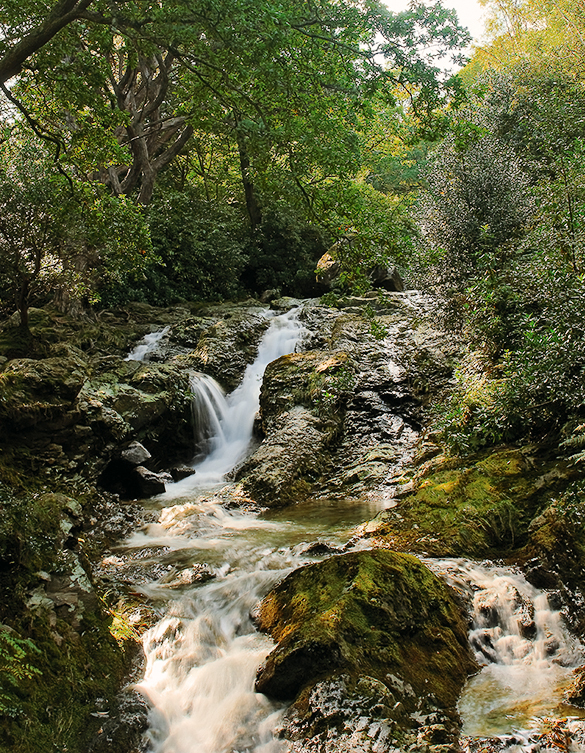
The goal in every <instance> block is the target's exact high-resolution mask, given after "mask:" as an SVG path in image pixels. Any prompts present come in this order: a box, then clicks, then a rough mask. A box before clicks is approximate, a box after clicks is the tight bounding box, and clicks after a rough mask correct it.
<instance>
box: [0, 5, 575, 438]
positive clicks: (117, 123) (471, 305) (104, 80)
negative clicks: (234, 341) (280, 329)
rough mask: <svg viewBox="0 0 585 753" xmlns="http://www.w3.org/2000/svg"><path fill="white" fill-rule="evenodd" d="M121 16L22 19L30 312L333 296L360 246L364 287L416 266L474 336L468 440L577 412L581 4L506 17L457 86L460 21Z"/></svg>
mask: <svg viewBox="0 0 585 753" xmlns="http://www.w3.org/2000/svg"><path fill="white" fill-rule="evenodd" d="M118 5H119V4H116V3H113V4H112V3H110V4H108V3H104V4H103V5H102V4H100V3H96V2H91V3H88V2H77V3H75V2H62V3H57V4H56V5H55V6H54V7H50V5H47V6H44V5H43V4H38V3H33V4H32V5H31V7H30V9H27V10H28V11H29V13H28V15H27V16H26V18H24V20H23V13H22V6H21V4H20V3H17V4H12V3H9V4H8V5H7V8H6V18H5V19H4V20H3V40H2V42H1V43H0V45H1V47H0V50H1V54H2V59H1V61H0V72H1V74H2V79H3V81H4V83H3V84H2V90H3V111H2V119H3V122H2V128H3V132H2V133H3V135H2V143H1V145H0V147H1V160H2V166H1V170H2V173H1V184H0V190H1V195H2V217H1V219H0V222H1V223H2V224H1V227H0V252H1V254H2V279H1V288H0V305H1V310H2V313H3V315H4V316H6V317H8V316H10V315H12V314H13V313H14V311H15V310H16V311H18V312H19V315H20V321H21V326H22V328H23V330H26V327H27V310H28V308H29V306H31V305H41V304H43V303H45V302H47V301H51V300H52V301H54V302H56V303H57V304H58V305H59V306H60V307H61V308H62V309H63V310H68V309H69V310H71V309H75V308H76V307H77V308H78V309H79V310H84V309H85V310H87V309H88V308H90V307H97V308H99V307H108V306H115V305H121V304H124V303H125V302H127V301H145V302H148V303H151V304H155V305H162V306H164V305H170V304H173V303H177V302H180V301H182V300H222V299H230V298H231V299H236V298H238V297H241V296H245V295H248V294H252V295H258V294H261V293H262V292H263V291H265V290H277V291H278V292H279V293H280V294H284V295H292V296H297V297H307V296H314V295H317V294H319V293H320V292H322V291H320V290H319V288H318V286H317V285H316V283H315V274H314V270H315V266H316V262H317V260H318V259H319V258H320V257H321V255H322V254H323V253H324V252H325V251H327V249H329V248H330V247H331V246H332V245H333V244H335V248H336V252H337V256H338V257H339V259H338V261H339V262H340V263H341V264H342V274H341V276H340V277H339V279H338V290H337V292H338V293H340V294H343V293H344V292H346V293H347V292H350V291H354V292H355V291H359V290H363V289H367V287H368V285H369V279H368V271H369V270H371V269H372V267H373V266H375V265H376V264H377V263H384V264H397V265H398V266H399V267H400V269H401V270H402V271H403V274H404V275H405V276H406V278H407V279H408V280H409V283H410V285H411V287H412V286H422V287H423V288H424V289H426V290H428V291H431V292H432V293H433V294H435V295H437V296H439V297H440V299H441V300H442V302H443V311H444V314H445V318H446V321H447V322H448V324H449V325H450V326H452V327H454V328H455V329H456V330H458V331H460V332H463V333H464V335H465V338H466V341H467V342H468V345H469V352H468V355H467V357H466V359H465V361H464V362H463V363H462V364H461V366H460V371H459V393H458V399H457V401H456V402H454V403H453V405H452V406H450V408H449V409H448V410H446V412H445V414H444V415H443V417H442V421H443V425H444V426H445V427H447V426H448V427H449V431H448V433H449V436H450V441H451V442H453V443H454V444H456V445H457V446H459V447H460V448H462V449H466V448H467V449H468V448H470V447H474V446H479V445H482V444H488V443H494V442H497V441H500V440H503V439H512V438H515V437H518V436H521V435H523V434H527V433H530V432H536V433H538V432H541V433H542V432H546V431H548V430H549V429H551V428H553V427H554V430H558V429H560V428H561V427H562V426H564V425H565V426H566V422H567V421H568V420H569V419H570V418H571V419H572V418H576V420H577V417H578V413H579V409H580V407H581V406H582V404H583V395H582V388H583V380H582V378H581V376H582V368H583V358H584V344H583V330H582V325H581V311H580V303H581V300H582V299H581V296H582V274H583V228H582V214H583V204H582V202H583V187H582V174H581V173H582V169H581V164H582V151H581V150H582V127H583V122H582V104H583V94H582V86H583V84H582V74H581V71H582V59H583V54H585V53H584V50H583V49H582V47H583V42H582V36H583V18H582V14H581V11H580V10H579V9H578V8H576V7H573V4H571V3H566V4H559V3H544V4H535V3H530V2H523V3H517V2H515V3H512V2H510V3H505V2H498V3H494V4H490V3H486V9H487V12H488V18H489V25H488V26H489V34H488V36H489V40H490V41H489V42H487V43H486V44H484V45H483V46H482V47H477V48H475V50H474V53H473V56H472V58H471V60H470V61H469V62H468V63H467V65H466V66H465V67H464V68H463V69H462V70H461V72H460V73H459V74H458V75H457V76H450V74H449V73H445V71H449V70H452V69H453V67H454V65H453V60H455V61H457V52H458V51H459V50H460V48H461V46H462V45H464V43H465V42H467V41H468V38H467V37H466V33H465V31H464V30H461V29H460V28H459V27H458V26H457V23H456V18H455V16H454V14H453V13H452V12H451V11H445V10H444V9H442V8H441V7H440V5H439V4H437V5H433V6H428V7H425V6H419V5H413V6H412V8H411V9H410V10H408V11H405V12H403V13H398V14H395V13H392V12H391V11H390V10H388V9H387V8H386V7H385V6H383V5H381V4H377V3H369V4H367V6H361V5H359V4H357V3H341V4H331V3H327V2H325V3H323V4H315V5H313V4H304V3H295V2H292V3H289V4H284V5H278V6H274V5H273V4H272V3H271V2H267V3H263V4H258V3H254V6H253V10H252V6H250V5H247V4H246V3H243V4H241V5H239V4H237V3H236V4H234V3H233V2H230V3H229V5H226V6H225V7H224V6H222V5H221V4H216V3H213V4H209V5H197V7H195V6H193V5H192V4H190V3H188V2H178V3H176V4H173V5H172V6H169V7H167V6H166V5H164V6H162V7H159V6H158V5H156V4H155V5H152V6H149V5H147V4H144V3H137V4H133V3H124V4H123V7H118ZM455 67H456V66H455ZM15 74H17V75H15ZM7 82H8V83H7ZM332 300H333V301H334V298H332ZM518 406H522V411H521V413H519V410H518ZM577 424H578V420H577ZM575 431H576V434H574V433H573V432H572V431H569V435H570V437H571V439H570V441H574V442H575V443H576V444H578V442H579V436H580V431H581V430H580V429H578V428H576V429H575ZM565 439H566V440H569V436H567V437H566V438H565Z"/></svg>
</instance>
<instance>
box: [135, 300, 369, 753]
mask: <svg viewBox="0 0 585 753" xmlns="http://www.w3.org/2000/svg"><path fill="white" fill-rule="evenodd" d="M302 334H303V327H302V325H301V324H300V322H299V320H298V314H297V312H294V311H293V312H290V313H288V314H284V315H281V316H278V317H275V318H274V319H273V320H272V322H271V326H270V328H269V329H268V331H267V333H266V334H265V336H264V338H263V340H262V342H261V344H260V347H259V351H258V357H257V359H256V361H255V362H254V363H253V364H252V365H250V366H249V367H248V368H247V370H246V373H245V375H244V378H243V381H242V383H241V385H240V386H239V387H238V388H237V389H236V390H235V391H234V392H233V393H232V394H231V395H230V396H228V397H227V398H224V396H223V394H222V392H221V389H220V388H219V387H218V386H217V384H216V383H215V382H214V381H213V380H211V378H210V377H206V376H203V375H195V376H194V378H193V382H192V391H193V393H194V411H195V412H196V415H197V419H198V424H199V426H200V427H201V435H200V436H199V437H198V440H199V443H200V446H201V445H203V448H202V449H204V451H206V453H207V454H206V456H205V457H204V458H203V459H202V460H200V461H199V462H196V463H195V465H194V468H195V471H196V472H195V475H194V476H192V477H190V478H189V479H185V480H184V481H182V482H179V483H178V484H175V485H173V486H172V487H171V488H170V490H169V491H168V492H167V493H166V494H165V495H163V496H162V497H161V498H160V500H159V501H160V504H161V505H162V506H163V507H162V509H161V512H160V517H159V520H158V522H157V523H156V524H153V525H151V526H149V527H148V528H147V530H146V531H144V532H141V533H138V534H136V535H135V536H133V537H132V538H131V539H130V540H129V541H128V542H127V546H128V548H129V550H130V551H131V552H132V551H134V552H135V556H136V558H137V560H138V559H141V560H142V561H143V562H145V561H147V560H148V557H149V556H150V557H152V556H154V557H155V558H156V559H157V561H158V562H164V563H165V565H166V567H167V568H168V574H167V575H166V576H164V577H162V578H159V579H158V580H157V581H155V582H153V583H150V584H147V585H145V586H143V587H142V590H143V592H144V593H145V595H147V596H148V597H149V598H150V599H151V600H153V601H155V602H157V601H159V602H162V603H166V610H167V616H166V617H165V618H163V619H162V620H161V621H160V622H159V623H158V624H157V625H156V626H155V627H153V628H152V629H151V630H149V631H148V632H147V633H146V635H145V637H144V651H145V655H146V660H147V665H146V672H145V677H144V680H143V681H142V682H141V683H140V685H139V688H140V689H141V690H142V691H143V692H144V693H145V694H146V695H147V697H148V698H149V699H150V701H151V704H152V708H153V710H152V714H151V729H150V732H149V738H150V743H151V749H152V751H153V752H154V753H228V752H229V753H231V752H232V751H238V752H239V753H243V752H244V751H249V752H250V753H251V752H252V751H254V752H255V753H277V751H282V750H284V749H285V748H286V745H285V743H283V742H281V741H279V740H277V739H275V738H274V735H273V730H274V729H275V727H276V726H277V723H278V717H279V714H280V713H281V708H280V707H278V706H276V705H275V704H273V703H271V702H270V701H269V700H268V699H267V698H266V697H265V696H263V695H262V694H259V693H256V692H255V691H254V680H255V676H256V671H257V668H258V666H259V665H260V663H261V662H262V660H263V659H264V658H265V656H266V655H267V654H268V653H269V651H270V650H271V648H272V643H271V641H270V639H269V638H267V637H265V636H262V635H260V634H258V633H257V631H256V630H255V629H254V626H253V623H252V619H251V617H250V614H251V611H252V610H253V608H254V606H255V605H256V604H257V603H258V601H259V600H260V599H261V598H262V596H263V595H264V594H265V593H266V592H267V591H268V590H269V589H270V587H271V586H272V585H273V584H274V583H275V582H276V581H277V580H279V579H280V578H282V577H283V576H284V575H285V574H286V573H287V572H289V571H290V569H292V568H293V567H297V566H298V565H299V564H301V563H302V562H305V561H307V557H306V556H304V555H303V553H302V550H303V542H306V541H307V533H309V534H310V537H309V539H308V540H309V541H311V540H312V539H313V538H315V537H318V535H319V533H320V532H323V533H325V532H327V533H329V532H330V531H329V527H328V524H327V523H326V522H325V523H324V522H323V521H322V520H321V519H320V522H315V524H314V526H313V530H312V531H310V532H309V531H308V530H307V526H299V525H298V524H297V523H296V521H294V520H290V519H287V516H286V515H283V516H282V517H281V518H280V519H279V518H278V515H273V516H272V519H266V518H261V517H260V516H258V515H257V514H252V513H242V512H239V511H234V510H227V509H226V507H225V503H226V502H230V501H231V496H230V495H231V494H232V491H231V487H230V486H229V485H227V486H225V485H224V486H221V482H222V479H223V476H224V475H225V474H226V473H227V472H229V471H230V470H231V469H232V468H233V467H234V466H235V465H236V464H237V463H238V462H239V461H240V460H241V459H242V458H243V457H244V456H245V454H246V452H247V450H248V447H249V445H250V441H251V438H252V429H253V423H254V416H255V414H256V411H257V410H258V401H259V394H260V386H261V382H262V375H263V373H264V370H265V368H266V366H267V365H268V363H270V361H272V360H274V359H275V358H278V357H279V356H280V355H283V354H286V353H290V352H292V351H294V349H295V346H296V343H297V342H298V340H299V338H300V337H301V336H302ZM323 504H324V503H323ZM354 522H357V520H356V521H352V523H354ZM308 528H309V529H310V528H311V526H310V525H309V526H308ZM311 534H312V535H311ZM348 537H349V534H346V535H345V537H344V536H343V533H341V538H345V540H347V538H348ZM153 552H154V554H153ZM202 566H204V569H205V571H206V572H207V573H208V574H209V575H210V576H211V579H210V580H208V581H207V582H205V583H203V584H202V583H200V582H197V578H198V574H200V573H201V567H202Z"/></svg>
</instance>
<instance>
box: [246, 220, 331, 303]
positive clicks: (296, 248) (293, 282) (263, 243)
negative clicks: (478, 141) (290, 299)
mask: <svg viewBox="0 0 585 753" xmlns="http://www.w3.org/2000/svg"><path fill="white" fill-rule="evenodd" d="M328 245H329V238H328V234H327V233H326V232H325V231H324V230H322V229H321V228H319V227H318V226H315V225H311V224H309V223H308V222H306V221H305V220H304V219H303V217H302V216H301V215H299V214H297V213H295V212H293V211H291V210H286V209H279V208H275V209H270V210H268V211H267V212H265V214H264V219H263V222H262V225H261V226H260V228H259V231H258V235H257V239H256V241H255V247H254V248H253V249H251V252H250V259H249V261H248V264H247V266H246V269H245V270H244V273H243V277H242V279H243V282H244V284H245V285H246V287H248V288H249V289H250V290H252V291H255V292H262V291H264V290H267V289H277V290H279V291H280V293H281V294H282V295H291V296H295V297H299V298H308V297H311V296H315V295H316V294H317V292H318V290H319V288H318V285H317V284H316V282H315V266H316V263H317V261H318V260H319V258H320V257H321V256H322V255H323V254H324V253H325V251H326V250H327V246H328Z"/></svg>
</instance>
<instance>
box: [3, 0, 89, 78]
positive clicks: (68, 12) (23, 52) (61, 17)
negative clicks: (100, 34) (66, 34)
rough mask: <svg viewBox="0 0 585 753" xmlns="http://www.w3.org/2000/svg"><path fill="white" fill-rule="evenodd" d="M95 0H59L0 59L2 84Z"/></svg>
mask: <svg viewBox="0 0 585 753" xmlns="http://www.w3.org/2000/svg"><path fill="white" fill-rule="evenodd" d="M92 2H93V0H57V3H56V4H55V5H54V6H53V9H52V10H51V11H50V13H49V15H48V16H47V17H46V18H45V20H44V21H43V22H42V23H41V24H39V26H37V27H36V28H35V29H33V30H32V31H31V32H30V33H29V34H27V35H26V36H25V37H23V38H22V39H21V40H20V42H17V43H16V44H15V45H14V46H13V47H11V48H10V49H9V50H8V51H7V52H6V54H5V55H4V57H3V58H2V59H1V60H0V84H4V83H6V81H8V79H10V78H12V77H13V76H16V75H17V74H18V73H20V71H21V70H22V67H23V64H24V62H25V60H27V58H29V57H30V56H31V55H32V54H33V53H35V52H37V51H38V50H40V49H41V47H44V46H45V45H46V44H47V42H50V41H51V39H53V37H54V36H55V35H56V34H57V33H58V32H60V31H61V29H63V28H64V27H65V26H68V25H69V24H70V23H71V22H72V21H76V20H77V19H78V18H79V17H80V15H81V13H83V11H84V10H86V9H87V8H88V7H89V5H90V4H91V3H92Z"/></svg>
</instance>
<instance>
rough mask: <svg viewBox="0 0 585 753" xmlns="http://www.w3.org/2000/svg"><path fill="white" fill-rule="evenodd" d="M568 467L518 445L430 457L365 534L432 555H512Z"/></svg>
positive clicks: (387, 542)
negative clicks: (454, 456) (532, 454)
mask: <svg viewBox="0 0 585 753" xmlns="http://www.w3.org/2000/svg"><path fill="white" fill-rule="evenodd" d="M561 467H562V470H559V469H560V468H561ZM552 471H555V472H554V473H552V476H551V472H552ZM571 473H572V472H571V471H570V470H569V469H567V467H566V464H563V463H562V462H561V461H556V460H555V461H551V460H548V459H546V458H543V459H538V458H536V457H529V456H527V454H526V453H525V452H523V451H522V450H520V449H516V448H500V449H498V450H495V451H493V450H492V451H489V452H485V453H483V454H481V455H476V456H473V457H471V458H465V459H463V460H462V459H452V458H445V457H442V456H441V457H435V458H433V459H432V460H431V461H429V462H428V463H426V464H424V465H423V466H422V467H421V468H420V469H419V470H418V473H417V474H416V476H415V478H414V480H413V481H412V482H411V484H410V487H411V491H409V493H408V494H407V495H406V496H404V497H403V498H402V499H401V501H400V503H399V504H398V505H397V506H396V507H395V508H393V509H392V510H388V511H385V512H383V513H380V515H378V516H377V518H375V519H374V520H373V521H371V523H369V524H368V526H367V527H366V529H365V533H366V535H367V536H373V537H375V538H378V539H380V540H382V541H384V542H385V544H386V545H388V544H389V545H390V546H392V547H393V548H396V549H399V550H405V551H414V552H420V553H424V554H429V555H432V556H453V555H455V556H467V557H486V556H491V557H494V556H509V555H510V554H511V553H512V552H514V551H518V550H520V549H521V548H522V547H523V546H524V545H525V544H526V543H527V537H528V527H529V525H530V522H531V521H532V519H533V518H534V516H535V515H537V514H538V513H539V512H540V511H541V510H542V509H543V507H545V506H546V504H547V498H548V497H549V496H550V494H551V492H552V490H554V489H555V488H558V486H559V484H560V485H561V486H562V485H563V484H566V483H567V479H568V478H569V477H570V475H571ZM547 478H549V481H550V483H549V482H548V481H545V479H547Z"/></svg>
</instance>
